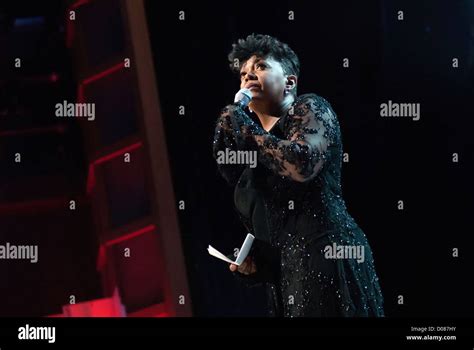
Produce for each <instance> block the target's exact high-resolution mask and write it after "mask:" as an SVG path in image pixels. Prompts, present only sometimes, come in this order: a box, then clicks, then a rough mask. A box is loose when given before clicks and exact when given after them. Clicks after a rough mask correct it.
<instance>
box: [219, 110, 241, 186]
mask: <svg viewBox="0 0 474 350" xmlns="http://www.w3.org/2000/svg"><path fill="white" fill-rule="evenodd" d="M230 113H231V111H230V108H229V107H226V108H224V109H223V110H222V111H221V114H220V116H219V119H218V120H217V123H216V127H215V132H214V142H213V147H212V148H213V156H214V159H215V160H216V162H217V169H218V170H219V172H220V174H221V175H222V177H223V178H224V179H225V180H226V181H227V183H228V184H229V185H230V186H235V184H236V183H237V181H238V180H239V178H240V175H241V174H242V172H243V170H244V169H245V165H242V164H225V163H222V162H219V153H220V152H225V151H226V148H227V149H229V150H234V151H235V150H239V149H243V148H245V145H244V144H243V142H242V140H240V139H238V137H236V135H235V134H237V133H236V132H235V130H233V129H232V125H231V122H230Z"/></svg>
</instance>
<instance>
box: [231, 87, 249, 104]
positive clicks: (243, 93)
mask: <svg viewBox="0 0 474 350" xmlns="http://www.w3.org/2000/svg"><path fill="white" fill-rule="evenodd" d="M250 101H252V91H250V90H249V89H246V88H243V89H240V90H239V91H238V92H237V93H236V94H235V98H234V103H238V104H239V105H240V106H242V108H245V107H247V106H248V105H249V103H250Z"/></svg>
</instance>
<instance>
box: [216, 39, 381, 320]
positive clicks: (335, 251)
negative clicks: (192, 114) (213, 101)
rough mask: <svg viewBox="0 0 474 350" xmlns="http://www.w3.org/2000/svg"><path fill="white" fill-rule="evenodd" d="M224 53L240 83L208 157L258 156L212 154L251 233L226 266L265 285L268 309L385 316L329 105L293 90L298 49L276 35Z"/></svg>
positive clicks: (301, 313) (285, 312)
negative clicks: (344, 184)
mask: <svg viewBox="0 0 474 350" xmlns="http://www.w3.org/2000/svg"><path fill="white" fill-rule="evenodd" d="M229 60H230V62H231V64H230V66H231V69H233V70H234V71H236V72H237V73H238V74H239V76H240V88H241V90H240V91H239V92H238V93H237V94H236V96H235V100H234V103H233V104H231V105H228V106H227V107H225V108H224V109H223V110H222V112H221V115H220V117H219V119H218V122H217V125H216V129H215V136H214V144H213V151H214V157H215V158H216V160H218V159H219V158H220V156H221V155H222V152H223V151H225V150H227V151H234V152H237V151H241V152H255V153H256V155H257V159H258V162H257V165H258V166H256V167H252V166H249V165H248V164H229V163H230V162H228V163H226V162H223V161H222V159H219V160H218V162H217V163H218V164H217V166H218V169H219V171H220V173H221V174H222V176H223V177H224V178H225V179H226V180H227V182H228V183H229V184H230V185H232V186H235V190H234V203H235V206H236V209H237V212H238V213H239V216H240V218H241V220H242V222H243V223H244V225H245V226H246V228H247V229H248V230H249V231H250V232H252V233H253V234H254V235H255V237H256V240H255V243H254V246H253V248H252V251H251V254H250V255H249V257H248V258H247V259H246V260H245V262H244V264H242V265H240V266H239V267H237V266H236V265H231V266H230V269H231V271H232V272H233V273H234V274H235V275H236V276H239V278H241V279H242V280H243V281H245V282H246V283H247V284H248V285H256V284H261V283H264V284H265V285H266V288H267V292H268V296H269V311H270V314H271V315H274V316H286V317H295V316H316V317H319V316H383V306H382V303H383V298H382V294H381V290H380V286H379V282H378V278H377V274H376V272H375V268H374V262H373V258H372V253H371V250H370V247H369V244H368V242H367V239H366V237H365V235H364V233H363V231H362V230H361V229H360V228H359V227H358V225H357V224H356V223H355V222H354V219H353V218H352V217H351V216H350V215H349V214H348V212H347V209H346V206H345V203H344V200H343V198H342V193H341V184H340V182H341V162H342V142H341V134H340V128H339V124H338V120H337V117H336V114H335V113H334V111H333V110H332V108H331V106H330V104H329V103H328V102H327V101H326V100H325V99H324V98H322V97H320V96H318V95H316V94H304V95H300V96H297V94H296V88H297V82H298V74H299V60H298V57H297V56H296V54H295V53H294V52H293V51H292V50H291V49H290V48H289V47H288V45H286V44H284V43H282V42H280V41H278V40H277V39H275V38H273V37H270V36H268V35H260V34H257V35H255V34H252V35H249V36H248V37H247V38H246V39H245V40H243V39H240V40H239V41H238V42H237V43H236V44H234V45H233V50H232V52H231V53H230V54H229ZM233 163H235V162H233Z"/></svg>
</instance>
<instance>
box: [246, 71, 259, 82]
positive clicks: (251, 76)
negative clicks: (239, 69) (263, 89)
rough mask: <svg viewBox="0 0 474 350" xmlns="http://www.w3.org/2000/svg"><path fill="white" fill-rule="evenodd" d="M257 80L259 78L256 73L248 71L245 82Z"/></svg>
mask: <svg viewBox="0 0 474 350" xmlns="http://www.w3.org/2000/svg"><path fill="white" fill-rule="evenodd" d="M256 78H257V76H256V75H255V73H254V71H248V72H247V74H246V75H245V81H248V80H254V79H256Z"/></svg>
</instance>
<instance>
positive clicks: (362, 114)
mask: <svg viewBox="0 0 474 350" xmlns="http://www.w3.org/2000/svg"><path fill="white" fill-rule="evenodd" d="M144 4H145V8H144V9H143V7H142V2H141V1H139V0H48V1H46V0H45V1H26V0H17V1H4V2H2V3H1V4H0V169H1V172H0V244H1V245H3V244H5V242H10V243H16V244H25V245H37V246H38V249H39V259H38V262H37V263H35V264H32V263H30V262H28V261H20V260H8V261H6V260H0V277H1V278H2V282H1V283H0V317H5V316H19V317H22V316H31V317H40V316H41V317H43V316H66V317H68V316H72V317H74V316H124V315H125V314H126V315H127V316H130V317H142V316H149V317H166V316H190V315H192V316H263V315H265V300H264V291H263V289H262V288H253V289H246V288H245V287H244V286H242V285H240V284H239V282H238V281H236V280H234V278H233V276H232V275H231V273H230V272H229V270H228V265H227V264H225V263H223V262H221V261H219V260H217V259H215V258H213V257H210V256H209V255H208V253H207V251H206V248H207V247H208V245H209V244H212V245H213V246H214V247H216V248H218V249H219V250H221V251H229V253H231V252H232V250H233V249H234V248H235V247H240V245H241V243H242V240H243V238H244V236H245V234H246V231H245V229H244V227H243V226H242V225H241V223H240V221H239V220H238V218H237V214H236V213H235V210H234V208H233V188H230V187H229V186H227V185H226V183H225V181H224V179H223V178H222V177H221V176H220V174H219V173H218V171H217V167H216V164H215V161H214V159H213V157H212V141H213V135H214V127H215V122H216V120H217V118H218V114H219V112H220V110H221V109H222V108H223V107H224V106H225V105H227V104H229V103H231V102H232V101H233V98H234V95H235V93H236V92H237V90H238V89H239V83H238V79H237V77H236V76H234V75H232V73H231V72H230V70H229V68H228V62H227V54H228V53H229V51H230V50H231V46H232V43H233V42H235V41H236V40H237V39H239V38H243V37H246V36H247V35H248V34H250V33H252V32H254V33H262V34H270V35H273V36H276V37H277V38H279V39H280V40H282V41H284V42H286V43H288V44H289V45H290V47H291V48H292V49H293V50H294V51H295V52H296V53H297V54H298V56H299V58H300V61H301V75H300V77H299V87H298V92H299V93H300V94H303V93H310V92H312V93H317V94H319V95H321V96H323V97H325V98H326V99H327V100H328V101H329V102H330V103H331V104H332V106H333V108H334V110H335V112H336V113H337V115H338V118H339V121H340V125H341V129H342V130H341V131H342V138H343V145H344V152H345V153H347V154H348V157H349V161H348V162H344V163H343V169H342V189H343V193H344V198H345V200H346V203H347V207H348V209H349V213H350V214H351V215H352V216H353V217H354V218H355V220H356V222H357V223H358V224H359V226H360V227H361V228H362V229H363V231H364V232H365V233H366V235H367V237H368V239H369V242H370V244H371V246H372V249H373V252H374V257H375V264H376V268H377V272H378V275H379V277H380V283H381V287H382V292H383V294H384V297H385V309H386V314H387V316H388V317H395V318H399V317H472V315H474V300H473V298H472V296H473V295H474V286H473V285H472V268H473V266H474V258H473V254H472V249H473V245H474V238H473V225H472V215H473V214H472V213H473V209H474V205H473V198H474V196H473V195H474V193H473V192H474V189H473V186H472V179H473V173H472V164H473V161H474V156H473V143H474V141H473V137H472V130H473V127H474V122H473V120H472V119H473V116H474V107H473V101H474V0H458V1H448V0H443V1H442V0H438V1H427V0H426V1H408V0H380V1H372V0H370V1H358V2H355V1H340V0H336V1H332V0H331V1H329V0H328V1H313V2H309V1H308V2H306V3H295V2H292V1H291V2H290V1H287V2H283V1H281V2H279V3H277V2H274V1H259V2H221V3H219V4H217V3H216V4H212V5H211V4H206V3H205V2H194V3H193V4H189V3H187V2H184V1H171V2H165V1H161V0H144ZM70 10H74V11H75V15H76V18H75V19H74V21H72V20H70V18H69V19H68V14H69V11H70ZM180 11H184V13H181V15H184V20H180ZM289 11H293V14H294V20H289ZM399 11H403V20H399V19H398V17H399ZM145 19H147V21H145ZM145 22H148V23H145ZM147 34H149V36H150V41H151V51H152V52H151V54H150V52H149V43H148V37H147ZM151 56H153V57H151ZM15 58H21V62H22V64H21V67H15V65H14V62H15ZM345 58H347V59H349V67H347V68H345V67H344V66H343V62H344V61H343V60H344V59H345ZM454 58H456V59H457V60H458V67H453V59H454ZM127 59H129V62H128V63H130V62H131V64H130V65H128V66H127V65H126V62H127ZM153 68H154V69H155V71H156V77H155V75H154V74H153ZM155 86H157V87H158V93H157V94H156V93H155ZM157 96H159V99H157V98H156V97H157ZM64 100H67V101H71V102H90V103H94V104H95V105H96V107H97V118H96V119H95V121H91V122H89V121H87V120H84V118H82V119H80V118H58V117H56V116H55V115H54V110H55V109H54V106H55V104H56V103H62V102H63V101H64ZM389 100H391V101H393V102H398V103H420V105H421V117H420V120H418V121H414V120H412V119H411V118H382V117H381V116H380V105H381V104H382V103H387V101H389ZM181 107H184V115H182V114H180V110H182V108H181ZM162 121H163V124H164V130H163V125H162V124H161V122H162ZM165 146H167V147H165ZM166 148H167V149H166ZM16 153H21V154H22V161H21V163H17V162H15V161H14V158H15V154H16ZM126 154H128V155H129V156H130V157H131V161H130V162H127V161H126V160H125V158H124V156H125V155H126ZM454 154H457V157H458V161H457V162H454V161H453V157H454V156H453V155H454ZM169 165H170V166H169ZM173 193H174V194H173ZM71 200H74V201H75V205H76V207H75V208H74V209H73V210H72V209H71V207H70V201H71ZM399 201H403V205H404V208H403V210H400V209H399V208H398V204H399ZM183 205H184V208H183ZM179 238H181V241H180V239H179ZM455 248H457V249H458V251H459V256H457V257H454V256H453V249H455ZM130 249H131V255H128V256H127V255H126V252H127V250H129V251H130ZM186 277H187V278H186ZM117 291H118V292H117ZM400 296H403V304H400V303H399V298H400ZM71 297H74V299H75V301H74V303H73V302H72V301H71ZM92 306H94V307H92ZM125 310H126V312H125ZM58 333H59V332H58Z"/></svg>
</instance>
